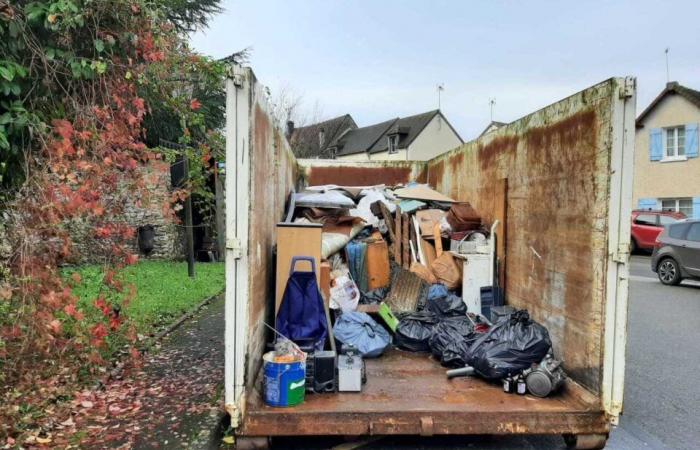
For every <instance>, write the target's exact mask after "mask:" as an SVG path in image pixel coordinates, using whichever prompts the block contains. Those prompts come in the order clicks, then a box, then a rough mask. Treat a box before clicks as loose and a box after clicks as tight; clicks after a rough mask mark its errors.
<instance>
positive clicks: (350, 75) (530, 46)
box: [192, 0, 700, 140]
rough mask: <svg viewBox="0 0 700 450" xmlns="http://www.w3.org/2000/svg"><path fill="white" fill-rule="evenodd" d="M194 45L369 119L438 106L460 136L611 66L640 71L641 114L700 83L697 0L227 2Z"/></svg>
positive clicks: (309, 99)
mask: <svg viewBox="0 0 700 450" xmlns="http://www.w3.org/2000/svg"><path fill="white" fill-rule="evenodd" d="M223 3H224V7H225V9H226V10H225V12H224V13H223V14H221V15H219V16H217V17H216V18H215V19H214V20H213V21H212V22H211V25H210V27H209V29H208V30H205V31H204V32H199V33H196V34H195V35H194V36H193V37H192V44H193V46H194V48H195V49H197V50H198V51H200V52H202V53H204V54H208V55H210V56H214V57H223V56H226V55H229V54H231V53H233V52H235V51H237V50H240V49H241V48H244V47H248V46H250V47H252V48H253V53H252V58H251V61H250V65H251V66H252V67H253V70H254V71H255V73H256V75H257V76H258V79H259V80H260V81H261V82H263V83H264V84H266V85H267V86H269V87H270V89H271V90H272V91H273V93H274V92H278V91H279V90H280V89H281V87H282V86H287V87H288V89H292V90H293V91H294V92H295V93H296V94H298V95H302V96H303V98H304V103H305V105H306V108H307V110H310V109H312V107H313V105H314V104H315V103H316V102H317V103H318V104H319V105H320V108H321V111H322V114H323V116H324V118H329V117H334V116H337V115H341V114H345V113H350V114H352V116H353V117H354V118H355V121H356V122H357V123H358V125H360V126H364V125H369V124H372V123H375V122H380V121H383V120H386V119H388V118H392V117H397V116H406V115H411V114H416V113H420V112H424V111H428V110H431V109H435V108H437V90H436V85H437V84H438V83H443V84H444V86H445V90H444V91H443V93H442V105H441V109H442V110H443V112H444V113H445V115H446V116H447V118H448V120H449V121H450V122H451V123H452V124H453V126H454V127H455V128H456V129H457V131H458V132H459V133H460V134H461V135H462V137H463V138H464V139H465V140H470V139H472V138H473V137H475V136H476V135H477V134H478V133H479V132H480V131H481V130H482V129H483V128H484V127H485V126H486V125H487V123H488V122H489V119H490V116H489V100H490V99H491V98H495V99H496V105H495V112H494V119H495V120H499V121H504V122H510V121H512V120H515V119H517V118H519V117H521V116H523V115H525V114H528V113H530V112H532V111H534V110H536V109H539V108H541V107H543V106H545V105H548V104H550V103H552V102H554V101H557V100H559V99H561V98H563V97H566V96H568V95H570V94H573V93H574V92H577V91H580V90H582V89H584V88H586V87H588V86H590V85H593V84H595V83H597V82H599V81H602V80H604V79H607V78H609V77H611V76H625V75H634V76H636V77H637V82H638V98H637V103H638V104H637V110H638V111H641V110H642V109H643V108H644V107H645V106H646V105H647V104H648V103H649V102H650V101H651V100H652V99H653V97H654V96H656V95H657V94H658V92H659V91H660V90H661V89H662V88H663V87H664V84H665V83H666V64H665V59H664V49H665V48H666V47H670V53H669V55H670V57H669V59H670V67H671V80H677V81H679V82H681V83H682V84H685V85H687V86H689V87H692V88H696V89H700V71H699V69H700V50H699V49H698V43H700V25H699V24H698V17H700V1H698V0H689V1H684V2H650V1H625V2H622V1H620V2H615V4H614V5H612V4H611V3H612V2H603V1H599V2H592V1H581V2H554V1H549V2H544V1H542V2H540V1H533V0H530V1H523V2H516V1H509V2H507V1H483V2H480V3H477V2H466V1H451V2H450V1H436V0H424V1H387V0H374V1H369V0H355V1H349V0H346V1H335V0H324V1H316V0H313V1H290V0H286V1H271V0H249V1H236V0H224V2H223Z"/></svg>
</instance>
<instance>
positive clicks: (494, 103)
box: [489, 98, 496, 122]
mask: <svg viewBox="0 0 700 450" xmlns="http://www.w3.org/2000/svg"><path fill="white" fill-rule="evenodd" d="M494 106H496V99H495V98H492V99H491V100H489V107H490V108H491V122H493V108H494Z"/></svg>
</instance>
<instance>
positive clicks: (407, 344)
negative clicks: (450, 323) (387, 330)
mask: <svg viewBox="0 0 700 450" xmlns="http://www.w3.org/2000/svg"><path fill="white" fill-rule="evenodd" d="M437 324H438V317H437V316H436V315H435V314H433V313H432V312H430V311H419V312H415V313H411V314H408V315H407V316H404V317H403V318H402V319H401V320H400V321H399V324H398V326H397V327H396V335H395V338H394V343H395V344H396V345H397V346H398V347H400V348H402V349H404V350H410V351H413V352H428V351H430V344H429V340H430V336H432V334H433V329H434V328H435V326H436V325H437Z"/></svg>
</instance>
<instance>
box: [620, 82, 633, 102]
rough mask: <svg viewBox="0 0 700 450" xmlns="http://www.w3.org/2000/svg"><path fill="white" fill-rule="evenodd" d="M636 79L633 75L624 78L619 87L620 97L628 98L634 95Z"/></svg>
mask: <svg viewBox="0 0 700 450" xmlns="http://www.w3.org/2000/svg"><path fill="white" fill-rule="evenodd" d="M636 85H637V83H636V80H635V79H634V77H627V78H625V84H624V85H623V86H621V87H620V92H619V95H620V98H621V99H625V98H630V97H632V96H633V95H634V89H635V88H636Z"/></svg>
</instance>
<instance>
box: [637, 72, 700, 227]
mask: <svg viewBox="0 0 700 450" xmlns="http://www.w3.org/2000/svg"><path fill="white" fill-rule="evenodd" d="M698 124H700V91H697V90H695V89H691V88H688V87H685V86H683V85H681V84H679V83H677V82H671V83H668V84H667V85H666V88H665V89H664V90H663V91H661V93H660V94H659V95H658V96H657V97H656V98H655V99H654V100H653V101H652V102H651V104H649V106H647V107H646V108H645V109H644V111H642V113H641V114H640V115H639V117H637V121H636V125H637V126H636V134H635V161H634V189H633V202H634V205H635V207H637V208H638V209H652V210H660V209H663V210H673V211H680V212H683V213H685V215H686V216H688V217H693V218H700V158H698V142H699V139H698Z"/></svg>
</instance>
